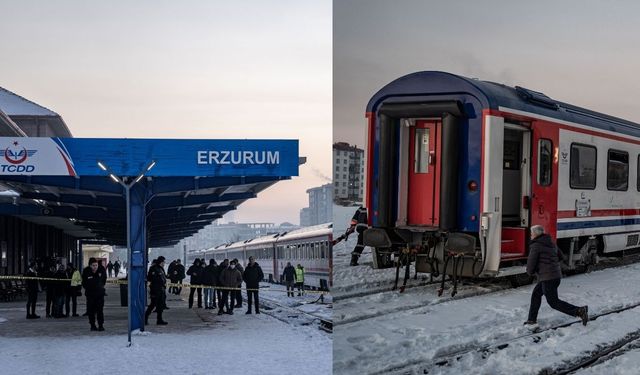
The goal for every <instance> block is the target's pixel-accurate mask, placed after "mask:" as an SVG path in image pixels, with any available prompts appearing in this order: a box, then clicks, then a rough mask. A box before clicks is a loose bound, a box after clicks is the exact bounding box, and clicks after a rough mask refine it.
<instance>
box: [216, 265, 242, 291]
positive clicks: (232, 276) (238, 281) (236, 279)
mask: <svg viewBox="0 0 640 375" xmlns="http://www.w3.org/2000/svg"><path fill="white" fill-rule="evenodd" d="M220 283H221V284H222V286H225V287H228V288H237V287H238V285H242V274H241V273H240V271H238V270H237V269H235V268H230V267H227V268H225V269H224V270H223V271H222V273H221V274H220Z"/></svg>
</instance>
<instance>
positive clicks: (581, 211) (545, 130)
mask: <svg viewBox="0 0 640 375" xmlns="http://www.w3.org/2000/svg"><path fill="white" fill-rule="evenodd" d="M366 116H367V119H368V145H367V159H368V160H367V177H366V182H367V198H366V206H367V209H368V212H369V226H370V228H369V229H368V230H367V231H366V232H365V235H364V237H365V244H366V245H369V246H371V247H373V249H374V265H375V266H377V267H386V266H390V265H392V257H393V256H403V255H404V256H409V257H411V259H415V260H416V269H417V271H424V272H432V273H438V272H440V273H442V272H445V273H447V274H450V275H452V274H453V275H455V274H457V275H462V276H490V277H491V276H500V275H509V274H519V273H522V272H524V268H523V267H522V266H523V265H524V264H525V263H526V257H527V254H528V249H527V247H528V238H529V229H530V228H531V226H533V225H542V226H543V227H544V228H545V230H546V231H547V232H548V233H550V234H551V236H552V237H553V238H554V239H556V240H557V242H558V246H559V248H560V249H561V250H562V251H563V252H564V253H565V255H566V257H567V259H568V265H567V267H568V268H571V269H576V268H578V269H579V268H582V267H585V266H588V265H590V264H593V263H595V262H597V260H598V258H599V257H601V256H622V255H624V254H626V253H629V252H633V251H635V250H637V249H638V248H640V243H639V242H640V147H638V145H639V144H640V125H639V124H636V123H633V122H630V121H626V120H622V119H619V118H615V117H612V116H608V115H605V114H601V113H597V112H594V111H591V110H587V109H584V108H579V107H576V106H573V105H570V104H567V103H563V102H559V101H556V100H553V99H551V98H549V97H547V96H546V95H544V94H542V93H540V92H536V91H532V90H529V89H526V88H522V87H518V86H516V87H510V86H506V85H502V84H497V83H493V82H486V81H480V80H477V79H470V78H466V77H461V76H458V75H453V74H449V73H444V72H418V73H413V74H409V75H407V76H404V77H401V78H399V79H397V80H395V81H393V82H391V83H389V84H388V85H386V86H385V87H383V88H382V89H381V90H380V91H378V92H377V93H376V94H375V95H374V96H373V97H372V98H371V100H370V101H369V103H368V105H367V111H366Z"/></svg>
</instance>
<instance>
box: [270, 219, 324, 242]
mask: <svg viewBox="0 0 640 375" xmlns="http://www.w3.org/2000/svg"><path fill="white" fill-rule="evenodd" d="M332 232H333V223H325V224H319V225H312V226H310V227H304V228H300V229H296V230H292V231H291V232H285V233H282V234H281V235H280V236H279V237H278V242H280V241H287V240H296V239H299V238H308V237H315V236H326V235H329V234H330V233H332Z"/></svg>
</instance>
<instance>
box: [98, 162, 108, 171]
mask: <svg viewBox="0 0 640 375" xmlns="http://www.w3.org/2000/svg"><path fill="white" fill-rule="evenodd" d="M98 167H100V169H102V170H103V171H106V170H107V166H106V165H104V164H102V162H101V161H98Z"/></svg>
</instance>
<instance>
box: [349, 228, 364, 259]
mask: <svg viewBox="0 0 640 375" xmlns="http://www.w3.org/2000/svg"><path fill="white" fill-rule="evenodd" d="M363 250H364V229H363V230H362V231H360V230H359V231H358V243H356V246H355V247H354V248H353V253H352V254H358V256H360V255H362V251H363Z"/></svg>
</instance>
